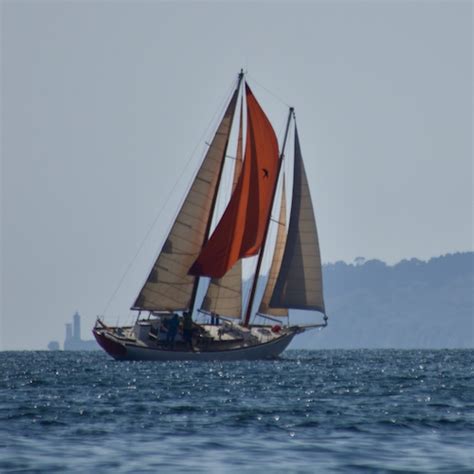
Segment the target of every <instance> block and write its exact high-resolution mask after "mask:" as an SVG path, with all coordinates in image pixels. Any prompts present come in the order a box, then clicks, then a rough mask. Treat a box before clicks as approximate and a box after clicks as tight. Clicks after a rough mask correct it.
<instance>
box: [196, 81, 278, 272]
mask: <svg viewBox="0 0 474 474" xmlns="http://www.w3.org/2000/svg"><path fill="white" fill-rule="evenodd" d="M246 99H247V139H246V147H245V160H244V165H243V168H242V174H241V175H240V178H239V181H238V183H237V186H236V188H235V191H234V193H233V195H232V197H231V199H230V202H229V205H228V206H227V208H226V210H225V212H224V214H223V216H222V219H221V220H220V222H219V224H218V225H217V227H216V229H215V230H214V233H213V234H212V235H211V237H210V239H209V240H208V241H207V243H206V244H205V245H204V247H203V249H202V251H201V253H200V254H199V257H198V258H197V259H196V261H195V262H194V264H193V265H192V267H191V268H190V269H189V273H190V274H192V275H198V276H209V277H214V278H221V277H222V276H224V275H225V274H226V273H227V271H229V270H230V269H231V268H232V266H233V265H234V264H235V263H236V262H237V260H239V259H240V258H244V257H250V256H252V255H256V254H257V253H258V252H259V250H260V247H261V245H262V241H263V238H264V233H265V226H266V223H267V219H268V216H269V213H270V210H271V205H272V199H273V196H272V192H273V188H274V183H275V181H276V179H277V174H278V173H277V171H278V142H277V138H276V136H275V132H274V131H273V128H272V126H271V124H270V122H269V120H268V118H267V117H266V115H265V113H264V112H263V110H262V108H261V107H260V105H259V103H258V102H257V100H256V99H255V97H254V95H253V93H252V91H251V90H250V88H249V87H248V85H247V84H246Z"/></svg>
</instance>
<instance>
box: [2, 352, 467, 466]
mask: <svg viewBox="0 0 474 474" xmlns="http://www.w3.org/2000/svg"><path fill="white" fill-rule="evenodd" d="M473 362H474V351H470V350H458V351H457V350H441V351H395V350H372V351H369V350H362V351H288V352H286V353H285V354H284V355H283V356H282V358H281V359H280V360H277V361H262V362H227V363H215V362H214V363H211V362H209V363H183V362H173V363H153V362H115V361H113V360H111V359H110V358H108V356H106V355H105V354H104V353H102V352H94V353H85V352H3V353H0V472H47V473H50V472H80V473H83V472H101V473H102V472H114V473H120V472H190V473H191V472H192V473H207V472H219V473H220V472H238V473H242V472H249V473H250V472H252V473H253V472H261V471H263V470H266V471H268V472H272V473H273V472H281V473H284V472H285V473H286V472H302V473H304V472H308V473H313V472H348V473H352V472H429V473H433V472H443V473H444V472H472V471H473V469H474V454H473V452H474V450H473V446H474V377H473V372H474V368H473V367H474V364H473Z"/></svg>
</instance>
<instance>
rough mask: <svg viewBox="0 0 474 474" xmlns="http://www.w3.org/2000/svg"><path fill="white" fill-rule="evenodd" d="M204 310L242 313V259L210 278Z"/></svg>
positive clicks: (239, 150) (239, 144) (239, 160)
mask: <svg viewBox="0 0 474 474" xmlns="http://www.w3.org/2000/svg"><path fill="white" fill-rule="evenodd" d="M242 113H243V103H241V105H240V120H239V135H238V137H237V152H236V156H235V166H234V177H233V182H232V192H233V191H234V190H235V187H236V185H237V182H238V180H239V177H240V174H241V171H242V129H243V123H242V122H243V117H242ZM202 309H203V310H204V311H208V312H210V313H211V312H212V313H217V314H220V315H223V316H227V317H231V318H240V316H241V313H242V261H241V260H238V261H237V262H236V263H235V265H234V266H233V267H232V268H231V269H230V270H229V271H228V272H227V273H226V274H225V275H224V276H223V277H222V278H212V279H211V281H210V283H209V287H208V289H207V293H206V296H205V297H204V300H203V302H202Z"/></svg>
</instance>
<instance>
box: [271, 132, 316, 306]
mask: <svg viewBox="0 0 474 474" xmlns="http://www.w3.org/2000/svg"><path fill="white" fill-rule="evenodd" d="M294 160H295V162H294V177H293V196H292V203H291V217H290V223H289V226H288V236H287V240H286V245H285V252H284V255H283V260H282V264H281V268H280V273H279V275H278V278H277V281H276V285H275V289H274V291H273V295H272V298H271V300H270V307H273V308H295V309H308V310H316V311H321V312H323V313H324V312H325V308H324V298H323V283H322V271H321V257H320V251H319V242H318V234H317V230H316V221H315V218H314V211H313V204H312V202H311V195H310V192H309V186H308V180H307V178H306V172H305V169H304V164H303V160H302V156H301V149H300V143H299V138H298V131H297V130H296V126H295V156H294Z"/></svg>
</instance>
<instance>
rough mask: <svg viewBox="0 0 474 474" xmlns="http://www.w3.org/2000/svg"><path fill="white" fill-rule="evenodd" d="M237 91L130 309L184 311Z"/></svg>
mask: <svg viewBox="0 0 474 474" xmlns="http://www.w3.org/2000/svg"><path fill="white" fill-rule="evenodd" d="M238 93H239V87H237V89H236V90H235V92H234V94H233V96H232V98H231V100H230V103H229V105H228V107H227V110H226V111H225V113H224V117H223V118H222V121H221V123H220V125H219V127H218V129H217V132H216V134H215V136H214V138H213V140H212V142H211V144H210V146H209V149H208V151H207V154H206V156H205V158H204V160H203V162H202V164H201V167H200V168H199V171H198V173H197V175H196V177H195V179H194V182H193V184H192V185H191V188H190V190H189V192H188V195H187V196H186V199H185V201H184V203H183V205H182V207H181V210H180V211H179V213H178V215H177V217H176V220H175V222H174V224H173V226H172V228H171V231H170V233H169V235H168V238H167V239H166V241H165V243H164V245H163V248H162V250H161V253H160V255H159V256H158V258H157V260H156V261H155V263H154V265H153V268H152V269H151V271H150V274H149V275H148V278H147V280H146V282H145V284H144V286H143V288H142V289H141V291H140V293H139V295H138V297H137V299H136V301H135V303H134V305H133V307H132V309H140V310H149V311H160V310H162V311H174V310H182V309H187V308H188V307H189V304H190V300H191V296H192V294H193V288H194V277H193V276H191V275H189V274H188V270H189V267H190V266H191V264H192V263H193V262H194V261H195V259H196V258H197V256H198V255H199V252H200V251H201V248H202V245H203V243H204V241H205V239H206V237H207V236H206V235H205V234H206V227H207V223H208V221H209V218H210V213H211V212H212V201H213V197H214V194H215V190H216V186H217V181H218V176H219V172H220V169H221V166H222V162H223V160H224V159H225V155H226V149H227V144H228V141H229V135H230V131H231V127H232V119H233V116H234V112H235V108H236V104H237V97H238Z"/></svg>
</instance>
